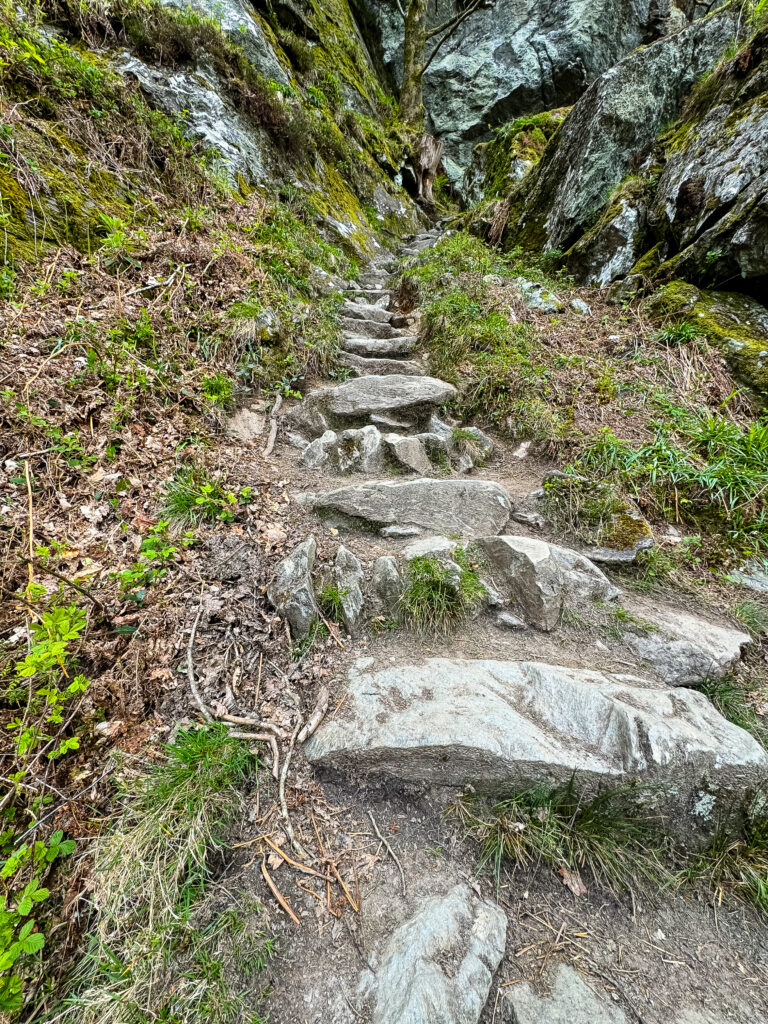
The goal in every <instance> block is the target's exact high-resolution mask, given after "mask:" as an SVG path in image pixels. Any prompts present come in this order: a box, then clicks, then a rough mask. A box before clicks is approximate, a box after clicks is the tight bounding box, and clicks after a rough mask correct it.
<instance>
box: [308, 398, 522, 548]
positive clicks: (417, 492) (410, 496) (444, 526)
mask: <svg viewBox="0 0 768 1024" xmlns="http://www.w3.org/2000/svg"><path fill="white" fill-rule="evenodd" d="M361 379H362V378H361ZM386 379H388V380H389V379H392V378H386ZM419 379H420V380H429V379H430V378H419ZM314 507H315V511H316V512H318V513H319V514H321V515H322V516H324V517H325V518H326V519H328V520H330V521H331V522H338V523H339V524H340V525H350V526H352V525H356V526H358V527H362V528H364V529H367V530H370V529H376V528H378V529H382V528H386V527H387V526H397V527H399V528H403V527H406V528H411V527H413V528H418V529H420V530H424V531H428V532H430V533H434V532H435V531H436V530H440V531H443V532H445V533H450V534H452V535H458V536H464V537H478V536H483V535H485V534H496V533H500V532H501V531H502V530H503V529H504V527H505V526H506V524H507V522H508V521H509V517H510V514H511V512H512V502H511V501H510V498H509V495H508V494H507V492H506V491H505V490H504V488H503V487H501V485H500V484H497V483H493V482H491V481H489V480H434V479H432V478H424V479H420V480H408V481H405V482H402V483H398V482H390V481H375V480H374V481H369V482H367V483H363V484H357V485H355V486H350V487H341V488H339V489H338V490H335V491H329V492H327V493H326V494H319V495H317V496H316V498H315V500H314Z"/></svg>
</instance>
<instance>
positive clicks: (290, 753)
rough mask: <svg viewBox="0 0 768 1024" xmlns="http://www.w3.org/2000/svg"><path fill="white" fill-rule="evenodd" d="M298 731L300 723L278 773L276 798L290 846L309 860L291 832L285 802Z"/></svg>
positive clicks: (291, 826) (291, 827) (291, 828)
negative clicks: (286, 786) (286, 783)
mask: <svg viewBox="0 0 768 1024" xmlns="http://www.w3.org/2000/svg"><path fill="white" fill-rule="evenodd" d="M300 729H301V721H299V724H298V725H297V726H296V728H295V729H294V730H293V735H292V736H291V742H290V744H289V746H288V753H287V754H286V755H285V760H284V761H283V769H282V771H281V772H280V785H279V787H278V797H279V800H280V814H281V816H282V819H283V821H284V822H285V831H286V833H287V834H288V838H289V839H290V841H291V846H292V847H293V848H294V850H295V851H296V853H298V855H299V856H300V857H303V858H304V860H310V856H309V854H308V853H307V851H306V850H305V849H304V847H303V846H302V845H301V843H300V842H299V841H298V839H297V838H296V835H295V833H294V831H293V825H292V824H291V819H290V818H289V817H288V805H287V804H286V802H285V780H286V778H287V777H288V768H289V766H290V764H291V758H292V757H293V748H294V746H295V743H296V737H297V736H298V734H299V730H300Z"/></svg>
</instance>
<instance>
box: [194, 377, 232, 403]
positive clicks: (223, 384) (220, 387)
mask: <svg viewBox="0 0 768 1024" xmlns="http://www.w3.org/2000/svg"><path fill="white" fill-rule="evenodd" d="M200 390H201V391H202V392H203V394H204V395H205V397H206V398H207V399H208V401H209V402H210V403H211V405H215V406H220V407H221V408H223V409H226V408H228V407H230V406H231V405H232V399H233V392H234V390H235V382H234V381H233V380H232V378H231V377H230V376H229V375H228V374H226V373H214V374H213V375H212V376H210V377H203V379H202V380H201V381H200Z"/></svg>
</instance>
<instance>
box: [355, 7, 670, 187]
mask: <svg viewBox="0 0 768 1024" xmlns="http://www.w3.org/2000/svg"><path fill="white" fill-rule="evenodd" d="M670 6H671V5H670V3H669V0H661V2H659V3H649V2H648V0H639V2H638V0H627V2H624V3H616V2H615V0H497V2H496V3H494V4H493V5H492V6H490V5H489V6H488V7H485V8H484V7H481V8H480V10H479V11H477V13H475V14H473V15H472V16H471V17H470V18H469V19H468V20H467V21H466V22H465V23H464V25H462V26H461V28H460V30H459V31H458V32H457V33H455V35H454V36H453V37H452V38H450V39H449V40H448V41H447V42H446V44H445V45H444V46H443V47H441V49H440V51H439V52H438V54H437V56H436V57H435V59H434V60H433V61H432V63H431V64H430V66H429V68H428V69H427V73H426V75H425V78H424V103H425V107H426V109H427V111H428V112H429V115H430V120H431V122H432V126H433V131H434V133H435V134H436V135H438V136H439V137H440V139H441V140H443V141H444V143H445V165H446V168H447V170H448V174H449V176H450V177H451V179H452V181H453V182H454V184H458V185H461V183H462V179H463V176H464V172H465V171H466V169H467V168H468V167H469V165H470V163H471V161H472V158H473V154H474V150H475V147H476V146H477V143H478V141H482V140H483V139H484V138H488V135H489V131H488V126H489V125H492V126H495V125H498V124H499V123H500V122H503V121H505V120H508V119H512V118H516V117H519V116H520V115H522V114H526V113H531V112H533V111H539V110H547V109H551V108H553V107H558V106H562V105H563V104H570V103H573V102H574V101H575V100H576V99H577V98H578V97H579V96H580V95H581V94H582V92H583V91H584V89H585V88H586V87H587V85H588V84H589V82H591V81H592V80H593V79H594V78H595V76H597V75H599V74H601V73H602V72H604V71H605V70H606V69H608V68H610V67H612V66H613V65H614V64H615V63H616V61H617V60H618V59H619V58H620V57H622V56H623V55H624V54H626V53H629V52H630V51H631V50H634V49H635V47H637V46H639V45H640V44H641V43H647V42H648V41H649V40H651V39H654V38H656V36H657V35H658V34H659V33H660V32H664V31H666V29H667V19H668V17H669V14H670ZM365 9H366V11H367V12H368V13H369V15H370V17H371V19H372V20H373V23H374V24H376V25H377V26H378V28H379V32H380V39H381V49H382V56H383V58H384V61H385V64H386V66H387V68H388V70H389V71H390V72H391V73H392V74H393V75H394V77H395V79H396V80H398V81H399V77H400V75H401V69H402V56H401V54H402V41H403V23H402V19H401V18H400V15H399V14H398V11H397V6H396V5H395V3H394V2H390V3H384V2H381V0H366V2H365ZM452 10H453V8H446V7H445V6H443V5H442V4H439V5H437V7H435V8H434V9H433V6H432V5H430V8H429V12H430V14H429V16H430V19H432V21H431V22H430V23H431V24H432V23H435V24H439V23H441V22H442V21H444V20H445V18H446V16H447V15H448V14H449V13H450V11H452Z"/></svg>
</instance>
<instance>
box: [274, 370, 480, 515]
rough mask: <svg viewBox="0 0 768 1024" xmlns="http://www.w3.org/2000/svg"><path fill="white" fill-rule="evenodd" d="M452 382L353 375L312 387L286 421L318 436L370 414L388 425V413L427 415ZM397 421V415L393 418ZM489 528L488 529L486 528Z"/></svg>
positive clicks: (409, 416) (444, 398)
mask: <svg viewBox="0 0 768 1024" xmlns="http://www.w3.org/2000/svg"><path fill="white" fill-rule="evenodd" d="M455 394H456V389H455V388H454V387H453V385H452V384H446V383H445V381H442V380H437V378H435V377H422V376H414V377H412V376H408V375H406V374H390V375H389V376H378V375H376V376H367V377H357V378H356V379H354V380H348V381H346V382H345V383H344V384H339V385H337V386H336V387H334V388H324V389H322V390H318V391H312V392H311V393H310V394H309V395H307V397H306V398H305V399H304V401H303V402H302V403H301V405H299V406H297V407H295V408H294V409H291V411H290V413H288V419H289V422H292V423H295V424H296V425H297V426H299V427H300V428H303V429H305V430H308V431H309V432H310V433H311V434H312V436H313V437H319V436H320V434H323V433H324V432H325V431H326V430H328V429H330V428H334V429H335V428H337V427H351V426H358V425H361V424H362V423H364V422H370V421H371V418H372V416H374V415H379V416H384V417H385V419H386V420H387V423H386V425H387V426H389V425H390V420H389V415H388V414H390V413H396V414H397V415H398V416H406V417H407V419H406V420H405V423H406V425H410V423H411V421H423V420H426V419H428V418H429V415H430V413H431V411H432V409H433V408H434V407H435V406H437V405H441V404H442V403H443V402H445V401H447V400H448V399H449V398H452V397H453V396H454V395H455ZM394 423H395V424H396V425H397V426H400V425H401V421H400V420H399V419H398V420H396V421H394ZM490 532H492V531H490Z"/></svg>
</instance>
